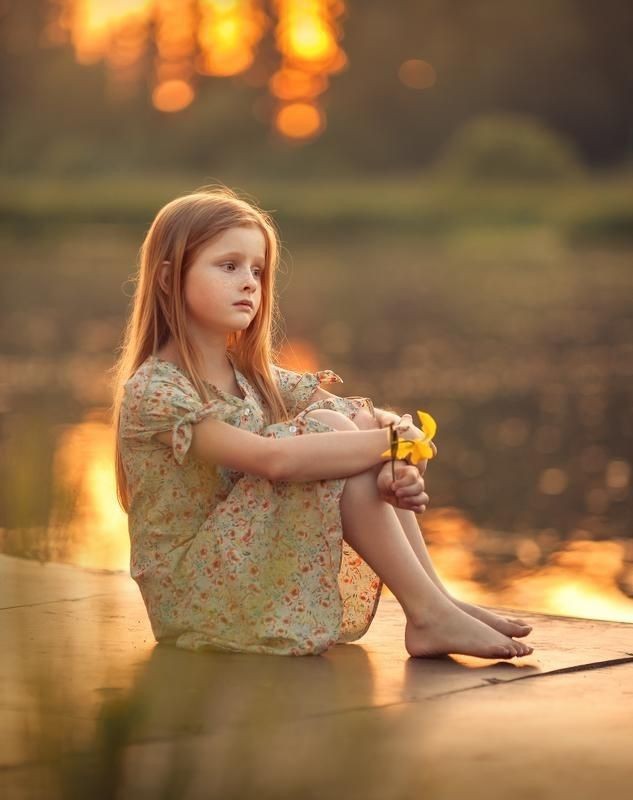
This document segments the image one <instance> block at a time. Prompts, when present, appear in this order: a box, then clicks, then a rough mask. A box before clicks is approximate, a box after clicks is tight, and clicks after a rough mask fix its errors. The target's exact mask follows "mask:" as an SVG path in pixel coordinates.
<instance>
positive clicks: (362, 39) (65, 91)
mask: <svg viewBox="0 0 633 800" xmlns="http://www.w3.org/2000/svg"><path fill="white" fill-rule="evenodd" d="M347 8H348V15H347V18H346V20H345V22H344V38H343V41H342V45H343V47H344V49H345V51H346V53H347V56H348V58H349V66H348V68H347V69H346V70H345V71H343V72H342V73H341V74H339V75H336V76H334V77H333V78H332V80H331V83H330V86H329V89H328V92H327V94H326V96H325V97H324V102H325V112H326V114H327V127H326V130H325V131H324V133H323V134H322V136H321V137H320V138H318V139H316V140H314V141H312V142H311V143H310V144H306V145H303V146H300V147H298V146H296V145H290V144H287V143H286V142H284V141H283V140H281V139H280V138H279V137H277V136H275V135H274V134H272V133H271V131H270V123H269V115H270V98H268V96H267V90H266V88H265V86H263V87H261V88H254V87H253V86H251V85H248V84H247V83H246V81H244V80H243V79H242V78H240V77H239V76H238V77H235V78H230V79H208V78H200V81H199V87H198V88H199V94H198V97H197V99H196V101H195V102H194V104H193V106H191V107H189V108H188V109H186V110H185V111H183V112H180V113H177V114H173V115H172V114H164V113H161V112H159V111H157V110H156V109H154V108H153V107H152V105H151V102H150V98H149V91H148V87H147V86H143V85H142V86H141V87H140V88H139V90H138V92H137V93H136V94H134V95H132V96H131V97H129V98H127V99H126V100H120V101H118V102H115V100H114V99H113V98H112V97H111V96H110V95H109V93H108V91H107V82H106V80H105V67H104V65H103V64H96V65H93V66H89V67H86V66H80V65H78V64H76V63H75V62H74V57H73V53H72V50H71V48H70V47H69V46H65V47H52V46H43V42H42V38H43V37H42V30H43V28H44V25H45V21H46V19H47V16H48V13H49V2H48V0H3V2H0V23H1V28H0V102H1V103H2V108H3V110H4V114H3V116H4V123H5V124H4V125H3V128H2V131H1V132H0V170H1V171H4V172H13V173H18V174H19V173H28V172H31V173H46V172H55V173H64V174H79V173H83V172H94V173H99V172H106V173H109V172H111V171H113V170H120V171H128V170H130V169H131V168H138V169H146V170H171V171H174V170H182V169H188V170H196V171H200V172H207V173H208V172H209V171H213V170H216V169H236V170H243V171H244V172H248V173H249V174H259V175H263V176H265V175H270V176H278V175H287V176H296V175H309V174H313V173H315V172H317V171H320V172H325V173H327V172H330V173H331V174H337V175H338V174H341V173H342V172H344V173H347V174H354V173H355V172H358V171H364V172H372V171H373V172H381V171H398V170H400V171H406V172H410V170H411V169H417V168H421V167H424V166H426V165H427V164H429V163H431V162H432V161H433V160H434V159H435V158H436V156H437V154H438V153H439V152H440V150H441V149H442V146H443V145H444V143H445V142H446V140H447V139H448V137H449V136H450V135H451V134H452V133H453V132H454V131H455V130H456V129H457V128H459V127H461V126H462V125H463V124H464V123H465V122H466V121H467V120H469V119H471V118H473V117H476V116H480V115H482V114H489V113H499V112H508V113H519V114H529V115H531V116H533V117H536V118H538V119H541V120H542V121H543V122H544V123H545V124H546V125H547V126H548V127H551V128H552V129H554V130H557V131H560V132H561V133H562V134H564V135H566V136H567V137H568V138H570V139H571V140H573V141H574V142H575V143H576V145H577V147H578V148H579V150H580V152H581V153H582V156H583V159H584V160H587V161H588V162H589V163H591V164H593V165H598V166H599V165H609V164H616V163H618V162H621V161H622V160H623V159H626V158H631V156H632V155H633V104H632V103H631V99H632V96H633V91H632V90H633V48H631V46H630V42H631V41H633V5H632V4H631V3H630V0H606V2H604V3H601V4H596V3H595V0H532V2H530V3H524V2H520V0H480V2H477V3H474V2H472V1H471V0H398V2H397V3H392V4H386V3H384V2H383V0H362V2H361V0H347ZM264 49H265V53H263V54H262V58H264V59H265V62H266V64H269V65H270V64H272V65H273V67H274V65H275V60H274V56H275V54H274V51H272V48H271V45H270V43H268V44H267V45H266V46H265V48H264ZM271 51H272V58H271ZM147 57H148V59H151V53H150V54H148V56H147ZM408 59H421V60H425V61H427V62H428V63H429V64H431V65H432V67H433V69H434V70H435V72H436V74H437V80H436V81H435V83H434V84H433V85H432V86H429V87H428V88H424V89H412V88H410V87H408V86H405V85H404V84H403V83H402V81H401V80H400V78H399V75H398V72H399V69H400V66H401V65H402V63H403V62H404V61H406V60H408ZM260 66H261V65H260Z"/></svg>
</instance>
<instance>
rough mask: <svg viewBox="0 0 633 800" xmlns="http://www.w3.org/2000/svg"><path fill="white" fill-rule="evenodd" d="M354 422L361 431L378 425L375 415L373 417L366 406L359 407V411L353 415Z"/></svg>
mask: <svg viewBox="0 0 633 800" xmlns="http://www.w3.org/2000/svg"><path fill="white" fill-rule="evenodd" d="M354 424H355V425H356V427H357V428H358V429H359V430H361V431H369V430H372V428H378V427H380V426H379V425H378V420H377V419H376V417H374V415H373V414H372V413H371V411H369V409H367V408H361V409H360V411H359V412H358V413H357V414H356V416H355V417H354Z"/></svg>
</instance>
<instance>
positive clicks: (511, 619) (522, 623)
mask: <svg viewBox="0 0 633 800" xmlns="http://www.w3.org/2000/svg"><path fill="white" fill-rule="evenodd" d="M506 619H507V620H508V622H513V623H514V624H515V625H520V626H521V627H522V628H530V630H531V629H532V626H531V625H530V623H529V622H526V621H525V620H524V619H517V618H516V617H506Z"/></svg>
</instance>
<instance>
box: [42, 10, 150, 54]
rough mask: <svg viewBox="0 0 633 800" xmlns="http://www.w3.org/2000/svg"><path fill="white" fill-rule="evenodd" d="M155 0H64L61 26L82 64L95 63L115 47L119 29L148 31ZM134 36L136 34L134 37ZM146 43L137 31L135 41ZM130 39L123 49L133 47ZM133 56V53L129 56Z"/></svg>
mask: <svg viewBox="0 0 633 800" xmlns="http://www.w3.org/2000/svg"><path fill="white" fill-rule="evenodd" d="M153 2H154V0H62V1H61V2H59V0H57V2H55V5H56V6H57V7H58V9H59V17H58V20H57V28H53V31H55V30H57V31H59V30H60V29H61V30H67V31H68V33H69V35H70V40H71V42H72V45H73V47H74V50H75V58H76V59H77V61H78V62H79V63H80V64H94V63H96V62H97V61H100V60H101V59H103V58H104V57H105V56H107V55H108V54H109V53H111V52H112V50H113V49H116V47H113V39H114V32H115V31H116V30H117V29H119V28H126V27H127V28H128V29H129V30H132V31H134V30H137V31H138V30H141V31H142V30H144V28H145V25H146V23H147V21H148V20H149V18H150V16H151V10H152V5H153ZM132 38H134V37H132ZM139 42H140V44H142V43H143V42H144V38H143V35H142V34H141V35H140V36H139V35H138V34H137V37H136V39H135V44H138V43H139ZM130 47H131V46H130V44H129V42H126V44H125V45H124V47H123V49H126V48H130ZM128 58H129V55H128Z"/></svg>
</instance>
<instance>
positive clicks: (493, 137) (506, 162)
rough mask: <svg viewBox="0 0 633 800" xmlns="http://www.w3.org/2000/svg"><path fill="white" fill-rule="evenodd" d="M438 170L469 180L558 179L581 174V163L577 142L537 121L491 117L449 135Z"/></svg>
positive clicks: (471, 122)
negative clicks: (576, 146) (451, 135)
mask: <svg viewBox="0 0 633 800" xmlns="http://www.w3.org/2000/svg"><path fill="white" fill-rule="evenodd" d="M437 170H438V172H439V173H440V174H442V175H448V176H450V177H452V178H458V179H466V180H469V179H471V180H510V181H524V180H528V181H529V180H536V181H555V180H564V179H568V178H573V177H575V176H577V175H579V174H580V172H581V164H580V160H579V158H578V155H577V153H576V149H575V147H574V145H573V143H572V142H570V141H567V139H566V138H565V137H563V136H561V135H559V134H556V133H555V132H554V131H551V130H549V129H548V128H547V127H546V126H545V125H543V123H542V122H539V120H538V119H534V118H532V117H529V116H526V115H520V114H490V115H487V116H483V117H479V118H477V119H474V120H471V121H470V122H467V123H466V124H465V125H464V127H463V128H460V129H459V130H458V131H457V133H456V134H455V135H454V136H453V137H451V139H450V140H449V142H448V144H447V145H446V147H445V148H444V151H443V152H442V154H441V156H440V158H439V159H438V162H437Z"/></svg>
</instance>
